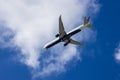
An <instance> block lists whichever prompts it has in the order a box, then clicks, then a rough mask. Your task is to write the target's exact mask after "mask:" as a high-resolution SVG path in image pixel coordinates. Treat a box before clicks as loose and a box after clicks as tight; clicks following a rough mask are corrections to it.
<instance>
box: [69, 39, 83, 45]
mask: <svg viewBox="0 0 120 80" xmlns="http://www.w3.org/2000/svg"><path fill="white" fill-rule="evenodd" d="M70 43H71V44H75V45H80V46H83V45H84V44H83V43H81V42H77V41H75V40H72V39H70Z"/></svg>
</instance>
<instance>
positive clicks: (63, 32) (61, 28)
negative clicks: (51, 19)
mask: <svg viewBox="0 0 120 80" xmlns="http://www.w3.org/2000/svg"><path fill="white" fill-rule="evenodd" d="M59 34H60V36H64V35H66V32H65V30H64V25H63V22H62V19H61V15H60V17H59Z"/></svg>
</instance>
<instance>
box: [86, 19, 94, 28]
mask: <svg viewBox="0 0 120 80" xmlns="http://www.w3.org/2000/svg"><path fill="white" fill-rule="evenodd" d="M89 21H90V17H85V18H84V25H85V24H87V23H89ZM87 27H88V28H93V25H92V24H90V23H89V24H88V26H87Z"/></svg>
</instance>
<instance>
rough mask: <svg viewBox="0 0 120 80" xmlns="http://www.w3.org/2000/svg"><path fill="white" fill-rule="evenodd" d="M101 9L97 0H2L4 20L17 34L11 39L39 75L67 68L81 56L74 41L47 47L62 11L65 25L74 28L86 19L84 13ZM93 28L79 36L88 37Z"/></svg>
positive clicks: (0, 17) (23, 57) (81, 37)
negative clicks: (46, 49) (46, 44)
mask: <svg viewBox="0 0 120 80" xmlns="http://www.w3.org/2000/svg"><path fill="white" fill-rule="evenodd" d="M90 8H91V9H92V10H91V9H90ZM98 9H99V6H98V4H96V1H95V0H16V1H15V0H0V21H4V22H5V23H2V25H3V24H5V27H7V28H8V29H9V30H11V31H12V33H13V34H14V36H13V37H12V39H10V42H12V45H14V46H16V47H18V48H19V49H20V50H21V54H22V57H21V58H20V61H21V62H22V63H24V64H25V65H27V66H28V67H30V68H32V70H33V72H34V71H35V72H36V70H37V74H36V75H44V74H49V73H51V72H61V71H65V70H66V69H65V65H66V64H67V63H68V62H70V61H71V60H72V59H73V58H74V57H75V58H77V59H79V58H80V53H79V52H78V51H77V48H76V46H73V45H68V46H67V47H64V48H63V47H62V45H61V44H58V45H56V47H53V48H51V49H50V50H48V51H45V50H44V49H43V45H44V44H45V43H46V42H48V41H50V40H52V39H54V35H55V34H56V33H57V31H56V30H58V17H59V15H60V14H61V15H62V19H63V23H64V26H65V29H66V30H70V29H72V28H73V27H76V26H74V25H77V24H80V23H82V22H83V16H85V15H87V14H90V13H92V14H93V13H96V12H97V10H98ZM4 32H6V31H4ZM92 32H93V31H91V30H87V31H86V32H85V31H84V32H81V34H82V35H81V36H80V37H77V38H80V40H83V39H84V40H88V39H90V38H91V37H90V36H93V35H91V33H92ZM86 36H87V37H86ZM1 40H2V39H1Z"/></svg>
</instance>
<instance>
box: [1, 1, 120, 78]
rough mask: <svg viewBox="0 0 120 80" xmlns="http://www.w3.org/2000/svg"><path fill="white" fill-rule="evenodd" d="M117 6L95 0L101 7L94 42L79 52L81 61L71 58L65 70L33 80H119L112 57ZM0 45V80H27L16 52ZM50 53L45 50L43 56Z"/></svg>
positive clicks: (119, 72)
mask: <svg viewBox="0 0 120 80" xmlns="http://www.w3.org/2000/svg"><path fill="white" fill-rule="evenodd" d="M119 3H120V1H119V0H114V1H112V0H99V4H100V5H101V7H100V10H99V12H98V13H97V14H96V15H95V18H94V19H93V25H94V26H95V28H94V29H93V30H94V31H95V32H96V40H95V41H92V42H91V41H89V40H88V42H87V43H86V45H85V48H83V52H82V53H81V56H80V57H81V58H82V60H81V61H80V60H76V59H74V58H73V59H72V60H70V62H68V64H67V65H65V68H67V70H66V71H63V72H60V73H57V72H55V73H51V74H50V75H48V76H44V77H43V76H42V77H41V76H40V77H37V78H36V80H119V79H120V64H119V63H118V62H116V60H115V57H114V55H115V49H116V48H117V47H118V45H119V42H120V37H119V34H120V27H119V19H120V16H119V14H120V6H119ZM91 18H92V17H91ZM63 20H65V19H63ZM77 20H78V19H77ZM76 22H77V21H76ZM66 23H67V22H66ZM77 24H78V23H77ZM1 26H2V25H1ZM1 29H2V28H1ZM56 29H57V28H56ZM79 35H80V34H79ZM77 36H78V35H77ZM2 46H4V45H3V44H2V45H1V48H0V80H31V79H32V74H31V67H28V65H27V66H26V65H24V63H22V64H21V62H19V61H17V56H15V55H18V54H19V53H20V51H18V50H17V49H16V48H13V47H12V48H11V47H4V48H3V47H2ZM58 46H61V45H58ZM80 48H81V47H77V50H78V52H79V51H81V49H80ZM71 49H72V48H71ZM73 49H74V48H73ZM43 52H44V51H43ZM50 52H51V51H46V52H44V54H45V55H46V54H50ZM61 53H62V52H61ZM43 58H44V57H43ZM75 58H76V57H75ZM36 65H37V64H36ZM32 67H34V65H32ZM43 67H44V66H43ZM56 74H57V75H56Z"/></svg>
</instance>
